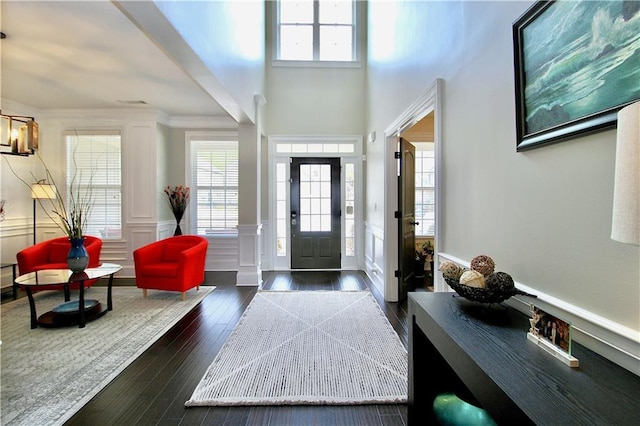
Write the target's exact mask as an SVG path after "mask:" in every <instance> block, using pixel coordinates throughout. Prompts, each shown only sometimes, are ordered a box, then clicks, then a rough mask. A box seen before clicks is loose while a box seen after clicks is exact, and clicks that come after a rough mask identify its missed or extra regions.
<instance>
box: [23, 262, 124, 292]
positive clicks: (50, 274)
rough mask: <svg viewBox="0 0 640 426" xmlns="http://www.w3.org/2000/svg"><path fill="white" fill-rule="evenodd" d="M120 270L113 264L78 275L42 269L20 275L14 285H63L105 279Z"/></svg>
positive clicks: (64, 270) (103, 265) (89, 269)
mask: <svg viewBox="0 0 640 426" xmlns="http://www.w3.org/2000/svg"><path fill="white" fill-rule="evenodd" d="M121 269H122V266H121V265H118V264H115V263H103V264H101V265H100V266H98V267H96V268H87V269H85V270H84V272H78V273H74V272H72V271H71V270H70V269H43V270H41V271H35V272H29V273H28V274H24V275H20V276H19V277H18V278H16V284H19V285H27V286H38V285H51V284H65V283H72V282H77V281H84V280H91V279H95V278H101V277H106V276H107V275H111V274H115V273H116V272H118V271H119V270H121Z"/></svg>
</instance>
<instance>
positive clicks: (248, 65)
mask: <svg viewBox="0 0 640 426" xmlns="http://www.w3.org/2000/svg"><path fill="white" fill-rule="evenodd" d="M155 4H156V6H157V7H158V9H159V10H160V11H161V12H162V13H163V14H164V15H165V16H166V18H167V19H168V20H169V22H171V25H173V27H175V29H176V30H177V31H178V33H180V35H181V36H182V38H183V39H184V40H185V41H186V43H187V44H188V45H189V47H190V48H191V49H193V51H194V52H195V53H196V54H197V56H198V57H199V59H200V60H201V61H202V62H203V63H204V64H205V65H206V67H207V68H208V69H209V70H210V71H211V73H212V74H213V77H214V78H215V79H217V80H218V81H219V83H220V84H221V85H222V86H223V88H224V89H225V90H226V92H227V94H228V95H229V96H230V98H232V99H233V101H234V102H233V103H237V104H238V106H239V107H240V108H241V109H242V110H243V111H244V113H245V115H246V116H247V117H248V118H249V119H250V120H252V121H253V119H254V117H255V106H254V100H253V99H254V98H253V97H254V95H257V94H264V59H265V49H264V46H265V42H264V40H265V35H264V34H265V33H264V27H265V2H264V1H262V0H244V1H233V0H224V1H223V0H219V1H193V2H180V1H155ZM183 66H185V67H186V68H189V64H183ZM197 77H200V76H196V79H197ZM216 100H218V102H219V103H220V102H221V103H222V104H223V107H224V106H225V105H226V102H225V100H223V99H216ZM232 115H233V114H232Z"/></svg>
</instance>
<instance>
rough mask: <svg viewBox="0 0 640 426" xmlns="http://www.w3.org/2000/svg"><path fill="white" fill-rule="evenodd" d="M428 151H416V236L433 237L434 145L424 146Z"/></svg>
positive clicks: (434, 203) (434, 194)
mask: <svg viewBox="0 0 640 426" xmlns="http://www.w3.org/2000/svg"><path fill="white" fill-rule="evenodd" d="M423 145H426V146H427V147H428V149H418V150H416V164H415V165H416V211H415V217H416V222H419V223H420V224H419V225H416V235H418V236H424V237H432V236H433V235H434V234H435V219H436V216H435V211H436V210H435V206H436V202H435V196H436V193H435V177H436V173H435V170H436V169H435V152H434V150H433V143H428V144H423Z"/></svg>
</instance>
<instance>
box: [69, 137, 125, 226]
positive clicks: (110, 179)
mask: <svg viewBox="0 0 640 426" xmlns="http://www.w3.org/2000/svg"><path fill="white" fill-rule="evenodd" d="M65 142H66V150H67V169H66V171H67V175H66V184H67V191H69V190H70V189H71V188H73V189H74V192H75V191H80V193H81V194H88V195H89V196H90V198H91V200H92V203H91V205H92V207H91V211H90V214H89V220H87V229H85V230H84V234H85V235H92V236H96V237H99V238H102V239H120V238H121V237H122V191H121V186H122V178H121V176H122V173H121V169H122V161H121V136H120V132H119V131H104V132H102V131H89V132H73V133H68V134H66V135H65ZM68 198H69V193H68V192H67V199H68Z"/></svg>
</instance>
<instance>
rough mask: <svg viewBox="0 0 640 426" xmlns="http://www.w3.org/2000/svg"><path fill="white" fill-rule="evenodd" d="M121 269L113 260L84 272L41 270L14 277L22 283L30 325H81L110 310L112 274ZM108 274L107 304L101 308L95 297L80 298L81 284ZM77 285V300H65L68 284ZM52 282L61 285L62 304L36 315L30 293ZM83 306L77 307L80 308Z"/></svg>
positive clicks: (46, 286)
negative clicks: (63, 299) (25, 293)
mask: <svg viewBox="0 0 640 426" xmlns="http://www.w3.org/2000/svg"><path fill="white" fill-rule="evenodd" d="M121 269H122V266H121V265H117V264H115V263H103V264H101V265H100V266H98V267H96V268H87V269H85V270H84V272H80V273H73V272H72V271H71V270H69V269H42V270H40V271H35V272H29V273H28V274H24V275H20V276H19V277H18V278H16V280H15V283H16V284H17V285H19V286H22V287H23V288H24V290H25V291H26V292H27V297H28V298H29V308H30V309H31V328H37V327H38V326H41V327H49V328H52V327H68V326H71V325H78V326H79V327H80V328H83V327H84V326H85V324H86V323H87V322H89V321H93V320H94V319H96V318H100V317H101V316H103V315H104V314H106V313H107V311H111V310H112V309H113V302H112V300H111V288H112V286H113V275H114V274H115V273H116V272H118V271H119V270H121ZM106 276H109V284H108V286H107V307H106V308H105V307H104V306H103V305H102V304H101V303H100V302H99V301H97V300H95V299H88V300H85V299H84V283H85V281H87V280H92V279H96V278H102V277H106ZM72 284H77V285H78V288H79V297H78V300H72V301H69V299H68V297H67V296H66V295H68V294H69V287H70V286H71V285H72ZM52 285H62V286H63V289H64V293H65V303H62V304H60V305H58V306H56V307H55V308H53V309H52V310H51V311H49V312H46V313H44V314H42V315H40V317H38V316H37V314H36V303H35V300H34V299H33V293H34V292H37V291H39V289H38V287H41V290H48V289H50V288H51V286H52ZM81 306H82V307H83V309H80V307H81Z"/></svg>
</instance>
